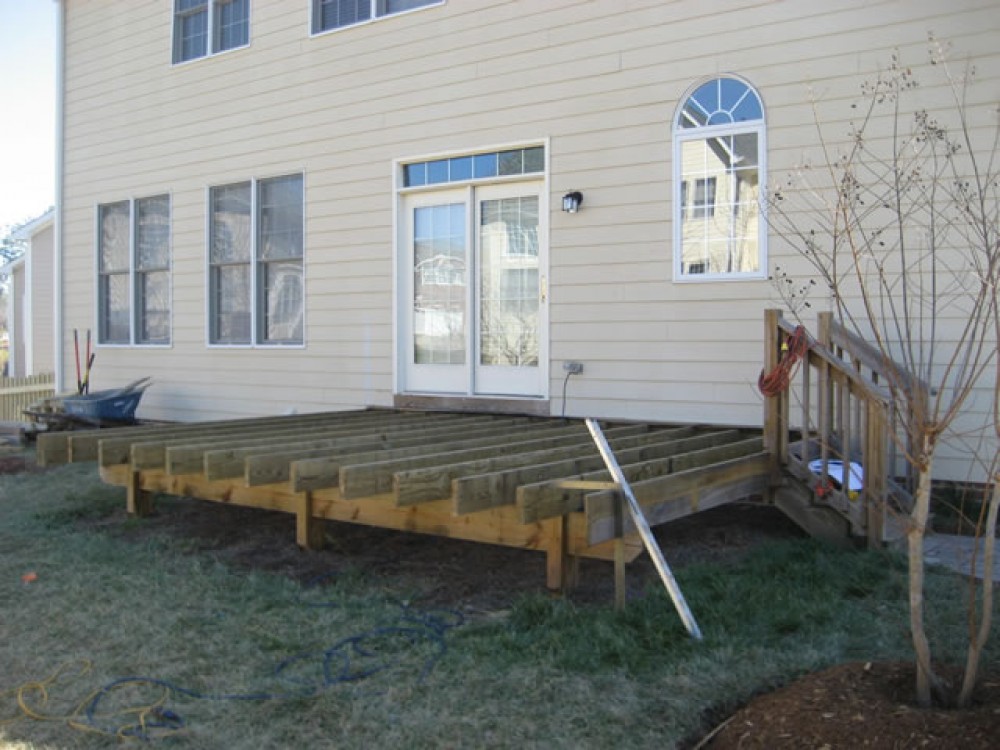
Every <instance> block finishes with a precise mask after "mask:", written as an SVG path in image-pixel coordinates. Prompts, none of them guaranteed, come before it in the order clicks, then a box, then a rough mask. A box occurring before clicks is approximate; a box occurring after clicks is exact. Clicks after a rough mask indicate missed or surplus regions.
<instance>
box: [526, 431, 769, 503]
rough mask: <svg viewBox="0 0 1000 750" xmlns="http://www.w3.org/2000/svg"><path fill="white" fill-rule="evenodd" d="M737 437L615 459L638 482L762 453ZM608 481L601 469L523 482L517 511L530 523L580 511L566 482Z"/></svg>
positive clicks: (717, 436)
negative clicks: (654, 453)
mask: <svg viewBox="0 0 1000 750" xmlns="http://www.w3.org/2000/svg"><path fill="white" fill-rule="evenodd" d="M740 435H741V434H740V433H739V432H738V431H735V430H733V431H728V432H725V433H709V434H707V435H699V436H696V437H692V438H687V439H683V440H679V441H677V444H676V445H670V446H664V447H663V450H662V456H659V457H652V456H649V455H637V454H636V453H635V452H633V451H619V452H618V456H619V457H620V460H621V462H622V464H623V465H622V470H623V471H624V472H625V476H626V478H627V479H628V481H629V482H633V483H634V482H640V481H643V480H647V479H652V478H654V477H659V476H663V475H666V474H670V473H672V472H676V471H680V470H684V469H689V468H692V467H695V466H704V465H707V464H710V463H712V462H714V461H722V460H726V459H729V458H734V457H736V456H742V455H745V454H747V453H753V452H756V451H759V450H761V444H762V441H761V438H760V437H755V438H746V439H745V440H740V439H739V437H740ZM727 440H728V441H729V442H726V441H727ZM706 446H707V447H706ZM607 478H608V474H607V472H606V471H605V470H603V469H602V470H599V471H592V472H588V473H586V474H577V475H571V476H570V475H566V476H564V477H563V478H562V479H560V480H549V481H543V482H534V483H524V484H522V485H521V486H519V487H517V489H516V491H515V502H516V503H517V505H518V507H519V509H520V513H521V520H522V521H524V522H525V523H530V522H532V521H537V520H541V519H543V518H551V517H552V516H558V515H562V514H564V513H573V512H575V511H578V510H582V508H583V497H582V495H581V493H580V492H578V491H574V490H573V489H572V488H571V487H568V486H567V485H566V480H576V481H581V482H594V481H602V480H605V479H607Z"/></svg>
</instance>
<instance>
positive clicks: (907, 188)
mask: <svg viewBox="0 0 1000 750" xmlns="http://www.w3.org/2000/svg"><path fill="white" fill-rule="evenodd" d="M929 53H930V54H929V60H928V62H929V65H927V66H926V67H925V68H924V69H923V73H926V74H928V75H931V76H932V77H935V78H936V80H935V81H934V82H933V85H934V86H935V87H939V88H936V89H935V90H934V92H933V95H934V96H935V97H937V98H938V99H937V100H939V101H940V98H939V97H940V91H947V92H948V95H949V97H950V102H949V106H947V107H946V108H945V110H944V111H943V112H940V113H931V112H929V111H927V110H926V109H923V108H921V107H919V106H916V107H914V106H912V105H911V101H912V100H913V99H917V98H919V97H918V94H919V93H920V92H921V91H922V90H924V87H923V86H920V85H918V80H917V76H916V75H915V74H914V72H913V70H912V69H911V68H909V67H907V66H905V65H903V64H902V63H901V61H900V60H899V57H898V55H897V54H894V55H892V58H891V63H890V65H889V67H888V68H887V69H886V70H884V71H881V72H879V73H878V74H877V75H876V76H875V77H874V78H873V79H872V80H869V81H867V82H865V83H864V84H863V85H862V99H861V103H860V104H856V105H855V106H854V110H855V111H854V115H855V119H854V120H853V122H852V124H851V129H850V132H849V138H847V139H844V138H838V137H836V136H835V135H833V134H831V133H830V132H829V127H828V126H826V125H825V124H824V120H823V118H821V117H820V115H819V106H820V103H819V102H818V101H815V100H814V101H813V109H814V122H815V124H816V130H817V135H818V144H819V146H818V147H819V150H820V152H821V160H820V162H819V163H818V164H817V165H816V166H811V165H808V164H806V165H802V166H800V167H799V168H797V169H796V170H795V171H794V173H793V174H792V175H791V176H790V177H789V178H788V180H787V181H786V182H785V183H784V184H783V185H782V186H781V188H780V189H778V190H776V191H774V192H772V194H771V195H770V196H769V199H768V207H769V221H770V222H771V224H772V227H773V228H774V230H775V232H776V233H777V234H779V235H781V236H782V237H784V238H786V239H788V240H789V241H790V242H791V243H792V244H793V245H794V247H795V249H796V250H797V251H798V253H799V254H800V255H801V256H802V257H803V258H805V259H806V260H807V261H808V262H809V264H810V266H811V271H810V273H815V274H816V275H817V279H816V280H817V281H818V282H819V283H818V284H817V286H816V287H815V288H819V289H823V288H824V287H825V289H826V290H828V292H829V304H830V306H831V307H832V309H833V310H834V311H835V314H837V315H838V316H839V317H840V319H841V322H842V323H843V324H844V325H846V326H848V327H849V328H850V329H852V330H853V331H854V332H855V333H857V334H858V335H860V336H862V337H863V338H865V339H868V340H869V341H872V342H873V343H874V345H875V346H876V347H877V348H878V351H879V352H880V355H881V358H882V360H883V362H884V364H885V369H886V371H887V372H888V373H889V378H888V380H889V382H888V383H887V384H886V385H887V386H888V388H889V391H890V394H891V402H892V408H893V410H894V411H895V412H896V417H897V419H898V421H899V423H900V424H904V425H906V426H907V430H908V432H909V434H908V435H907V436H906V437H907V438H908V439H907V440H901V441H900V445H901V447H902V448H903V449H904V450H905V451H906V461H907V462H909V464H910V465H911V466H912V469H913V473H914V474H915V476H916V487H915V491H914V502H913V507H912V510H911V512H910V514H909V518H908V523H907V545H908V559H909V604H910V627H911V633H912V638H913V646H914V651H915V655H916V666H917V685H916V688H917V701H918V703H920V704H921V705H930V704H931V702H932V696H934V697H937V698H938V699H939V700H940V701H942V702H944V703H947V704H952V703H956V702H963V703H967V702H968V700H969V699H970V697H971V692H972V687H973V685H974V683H975V679H976V669H977V665H978V662H979V657H980V654H981V652H982V647H983V644H984V642H985V640H986V634H987V633H988V632H989V622H990V616H991V611H990V610H991V608H992V598H991V597H992V589H991V583H990V582H989V574H988V573H987V575H986V582H985V583H984V584H983V604H982V607H981V609H980V611H979V612H978V613H977V612H976V609H975V601H976V597H975V596H974V595H973V596H972V597H971V600H972V604H971V605H970V628H969V639H970V648H969V655H968V660H967V668H966V678H965V680H964V682H963V686H962V689H961V690H960V691H955V690H953V689H952V688H951V686H948V685H946V684H945V682H944V681H943V680H942V679H941V678H940V677H939V676H938V674H937V673H936V672H935V670H934V666H933V663H932V656H931V645H930V642H929V639H928V635H927V632H926V628H925V624H924V623H925V612H926V607H927V603H926V602H925V600H924V536H925V533H926V531H927V524H928V518H929V512H930V501H931V479H932V470H933V467H934V459H935V455H936V453H937V451H938V448H939V447H940V445H941V444H942V442H943V441H946V440H949V439H956V436H958V435H959V433H961V432H963V431H966V430H968V429H970V427H971V426H970V424H969V414H970V412H971V411H973V410H971V409H969V408H968V407H969V406H970V403H971V402H973V401H974V400H976V399H980V398H984V394H985V393H986V392H988V387H987V383H988V382H989V380H990V378H991V377H992V378H993V383H992V384H991V385H992V392H993V401H994V406H993V409H992V410H991V412H992V416H991V420H992V425H988V424H986V425H978V428H979V429H980V430H986V431H988V433H989V438H988V440H987V442H992V441H993V440H995V439H997V438H1000V427H997V419H998V410H1000V406H997V400H998V397H997V394H996V376H997V373H996V370H997V368H998V367H1000V365H998V364H997V338H998V332H1000V323H998V319H997V293H998V288H997V287H998V277H1000V226H998V218H1000V209H998V205H1000V203H998V200H997V199H998V197H1000V164H998V156H1000V149H998V144H1000V122H998V117H997V116H998V113H1000V110H998V108H997V104H996V102H995V101H994V102H991V103H989V104H983V103H982V102H979V103H976V102H975V100H973V99H971V98H970V92H971V91H972V90H973V86H972V84H973V81H974V78H975V69H974V67H973V66H972V65H971V64H968V65H965V66H964V67H963V69H962V71H961V72H958V73H957V72H956V71H955V70H954V69H953V67H952V64H951V62H950V61H949V55H948V50H947V48H946V46H945V45H943V44H941V43H939V42H938V41H937V40H935V39H934V38H931V39H930V45H929ZM781 274H782V278H781V279H779V281H782V282H784V283H779V284H777V286H778V287H783V286H784V287H785V288H786V290H793V292H794V293H795V294H798V295H799V297H798V299H795V300H792V301H793V302H794V303H795V304H798V305H801V304H802V298H801V295H802V293H804V292H808V291H809V289H810V287H809V285H808V284H797V283H795V282H793V281H792V280H791V279H790V278H788V277H787V271H781ZM996 446H997V443H995V442H994V443H993V445H992V446H991V447H990V448H989V449H988V453H989V454H990V455H986V456H983V455H978V456H976V460H977V461H978V463H979V467H978V468H980V469H983V468H984V467H985V469H986V471H985V474H986V476H987V477H988V478H991V479H992V481H993V483H994V490H993V502H992V503H991V504H990V512H989V513H987V514H986V515H985V517H984V518H982V519H981V521H982V524H981V527H980V533H981V535H982V537H983V538H984V539H985V556H986V557H987V560H988V561H991V560H992V555H993V542H994V538H995V529H996V520H997V507H996V506H997V503H998V499H997V495H996V492H997V490H996V479H997V470H998V461H997V457H996V450H997V447H996ZM907 449H908V450H907ZM970 580H972V581H973V585H974V580H973V579H972V578H971V577H970ZM974 593H975V592H974V591H973V594H974ZM977 617H978V619H979V626H978V627H976V619H977Z"/></svg>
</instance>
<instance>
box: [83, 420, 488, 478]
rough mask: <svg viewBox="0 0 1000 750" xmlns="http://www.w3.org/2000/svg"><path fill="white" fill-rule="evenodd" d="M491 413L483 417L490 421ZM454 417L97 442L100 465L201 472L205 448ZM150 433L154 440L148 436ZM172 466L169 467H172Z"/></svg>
mask: <svg viewBox="0 0 1000 750" xmlns="http://www.w3.org/2000/svg"><path fill="white" fill-rule="evenodd" d="M489 419H490V417H485V418H484V421H485V420H489ZM454 423H455V421H454V419H453V418H448V417H447V415H445V416H434V417H429V418H428V419H426V420H419V421H418V420H414V419H412V418H402V417H400V416H398V415H385V416H379V417H373V418H371V419H363V420H362V419H356V420H350V421H344V422H336V421H328V420H324V421H317V422H313V423H300V422H291V423H288V424H286V425H280V424H274V425H265V426H254V427H250V428H244V429H241V430H239V431H235V432H234V431H232V430H210V431H205V432H201V431H199V432H197V433H195V432H193V431H181V432H177V433H173V434H170V433H168V434H165V435H155V436H150V439H148V440H142V441H139V440H134V439H133V440H131V441H130V440H129V439H128V438H116V439H114V440H110V441H105V440H102V441H101V442H100V451H99V453H100V458H99V460H100V463H101V466H113V465H115V464H119V463H128V462H131V463H132V464H133V466H135V467H137V468H142V469H159V468H162V467H163V466H167V467H168V471H170V472H171V473H173V474H190V473H192V472H194V471H201V462H202V455H203V454H204V453H205V451H207V450H212V449H213V448H220V447H223V446H225V447H229V448H232V447H238V446H257V447H260V446H267V445H276V444H281V441H283V440H284V441H292V440H296V439H303V438H305V437H308V436H315V437H316V438H321V437H350V436H361V435H373V436H374V435H379V434H382V433H386V434H388V433H394V432H404V431H413V430H421V429H424V430H427V429H432V428H433V427H444V426H445V425H447V424H454ZM152 438H155V439H152ZM172 466H173V467H176V468H171V467H172Z"/></svg>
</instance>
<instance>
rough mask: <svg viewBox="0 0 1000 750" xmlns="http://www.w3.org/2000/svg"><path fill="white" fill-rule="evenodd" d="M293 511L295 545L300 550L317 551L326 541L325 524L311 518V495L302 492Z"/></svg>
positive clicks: (322, 521)
mask: <svg viewBox="0 0 1000 750" xmlns="http://www.w3.org/2000/svg"><path fill="white" fill-rule="evenodd" d="M297 505H298V507H297V508H296V509H295V543H296V544H298V545H299V546H300V547H301V548H302V549H307V550H310V551H313V552H315V551H318V550H321V549H323V545H324V543H325V541H326V522H325V521H324V520H323V519H322V518H316V517H314V516H313V513H312V509H313V495H312V493H311V492H302V493H300V495H299V498H298V504H297Z"/></svg>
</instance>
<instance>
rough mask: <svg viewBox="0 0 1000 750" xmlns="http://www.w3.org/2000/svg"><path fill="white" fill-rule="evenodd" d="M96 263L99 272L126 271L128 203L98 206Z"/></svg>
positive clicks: (127, 263) (127, 264)
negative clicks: (98, 243) (98, 225)
mask: <svg viewBox="0 0 1000 750" xmlns="http://www.w3.org/2000/svg"><path fill="white" fill-rule="evenodd" d="M99 215H100V218H99V221H100V223H101V226H100V228H99V242H100V247H99V248H98V255H97V257H98V264H99V270H100V272H101V273H115V272H119V271H128V270H129V262H128V254H129V250H128V248H129V203H128V201H121V202H120V203H109V204H107V205H104V206H101V207H100V212H99Z"/></svg>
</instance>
